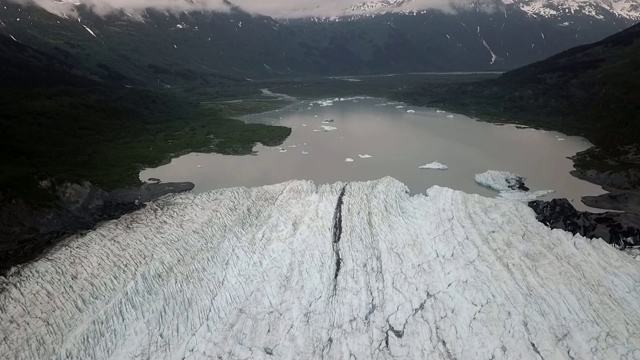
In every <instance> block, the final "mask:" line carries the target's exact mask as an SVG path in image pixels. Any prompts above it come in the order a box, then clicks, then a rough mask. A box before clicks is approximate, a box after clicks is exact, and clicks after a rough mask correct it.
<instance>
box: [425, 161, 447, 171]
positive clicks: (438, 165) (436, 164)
mask: <svg viewBox="0 0 640 360" xmlns="http://www.w3.org/2000/svg"><path fill="white" fill-rule="evenodd" d="M448 168H449V167H448V166H447V165H445V164H441V163H439V162H437V161H434V162H432V163H429V164H426V165H422V166H420V169H435V170H447V169H448Z"/></svg>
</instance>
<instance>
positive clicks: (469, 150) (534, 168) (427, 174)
mask: <svg viewBox="0 0 640 360" xmlns="http://www.w3.org/2000/svg"><path fill="white" fill-rule="evenodd" d="M242 120H244V121H246V122H252V123H265V124H277V125H283V126H287V127H290V128H292V133H291V136H290V137H289V138H288V139H287V140H286V141H285V143H284V144H283V145H282V146H280V147H266V146H262V145H257V146H256V147H255V148H254V150H255V154H253V155H245V156H230V155H218V154H199V153H191V154H187V155H184V156H181V157H178V158H175V159H173V160H172V161H171V163H169V164H167V165H163V166H160V167H158V168H153V169H145V170H143V171H142V172H141V173H140V179H141V180H142V181H147V180H148V179H150V178H157V179H160V180H161V181H163V182H174V181H189V182H193V183H194V184H195V189H194V191H195V192H204V191H208V190H213V189H219V188H227V187H238V186H247V187H252V186H261V185H268V184H276V183H280V182H284V181H288V180H294V179H298V180H313V181H314V182H315V183H316V184H324V183H334V182H337V181H354V180H355V181H363V180H375V179H379V178H381V177H385V176H392V177H394V178H396V179H398V180H400V181H402V182H404V183H405V184H406V185H407V186H408V187H409V189H410V190H411V192H412V193H423V192H424V191H426V190H427V189H428V188H430V187H431V186H433V185H440V186H445V187H449V188H453V189H457V190H462V191H464V192H466V193H475V194H480V195H483V196H488V197H495V196H497V194H498V193H497V192H496V191H494V190H492V189H489V188H486V187H483V186H481V185H478V184H476V182H475V181H474V175H475V174H478V173H482V172H485V171H487V170H503V171H510V172H514V173H518V174H520V175H522V176H525V177H526V178H527V181H526V185H527V186H528V187H529V188H530V189H531V190H532V191H533V190H555V193H553V194H550V195H547V196H544V197H542V198H541V199H550V198H554V197H565V198H568V199H570V200H572V201H573V204H574V206H576V208H578V209H580V210H587V209H589V210H593V209H590V208H588V207H586V206H585V205H583V204H582V203H581V202H580V198H581V197H582V196H585V195H599V194H602V193H604V191H603V190H602V189H601V188H600V187H599V186H597V185H594V184H591V183H588V182H586V181H583V180H580V179H577V178H575V177H573V176H571V175H570V174H569V172H570V171H571V170H572V169H573V164H572V161H571V160H569V159H568V158H567V157H569V156H572V155H574V154H575V153H577V152H579V151H582V150H585V149H587V148H588V147H589V146H590V144H589V142H588V141H586V140H585V139H583V138H580V137H572V136H565V135H563V134H560V133H557V132H550V131H542V130H535V129H531V128H518V127H516V126H514V125H495V124H491V123H486V122H480V121H476V120H473V119H471V118H469V117H466V116H463V115H458V114H452V113H448V112H444V111H441V110H437V109H432V108H424V107H415V106H408V105H406V104H403V103H398V102H390V101H388V100H385V99H378V98H365V97H357V98H343V99H332V100H323V101H297V102H294V103H293V104H291V105H289V106H287V107H285V108H282V109H279V110H275V111H271V112H267V113H262V114H254V115H249V116H245V117H243V118H242ZM327 120H332V121H327ZM323 122H324V123H323ZM347 159H352V160H353V161H347ZM434 161H438V162H440V163H442V164H444V165H447V166H448V167H449V168H448V169H447V170H435V169H420V168H419V167H420V166H422V165H425V164H428V163H431V162H434Z"/></svg>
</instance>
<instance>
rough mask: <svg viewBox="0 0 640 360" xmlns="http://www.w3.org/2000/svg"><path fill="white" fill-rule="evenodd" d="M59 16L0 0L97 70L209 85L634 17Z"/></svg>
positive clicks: (505, 47)
mask: <svg viewBox="0 0 640 360" xmlns="http://www.w3.org/2000/svg"><path fill="white" fill-rule="evenodd" d="M78 13H79V18H73V17H69V18H64V17H59V16H56V15H53V14H51V13H48V12H46V11H44V10H43V9H40V8H37V7H34V6H19V5H16V4H14V3H12V2H8V0H0V33H1V34H5V35H6V36H13V37H14V38H15V39H17V41H19V42H21V43H23V44H26V45H29V46H31V47H33V48H36V49H39V50H41V51H44V52H46V53H48V54H51V55H52V56H55V57H57V58H59V59H61V60H64V61H65V62H67V63H69V64H72V65H73V66H75V67H77V68H80V69H83V70H86V71H88V72H90V73H91V74H93V75H95V76H96V77H99V78H101V79H107V80H109V81H117V82H120V83H127V84H134V85H141V84H144V85H145V86H151V85H155V86H158V87H162V86H165V87H166V86H170V87H183V86H216V85H218V84H220V83H238V82H246V81H247V78H249V79H265V78H267V79H268V78H274V77H283V76H304V75H321V76H327V75H330V76H333V75H353V74H381V73H396V72H403V73H404V72H419V71H483V70H500V71H502V70H507V69H512V68H515V67H517V66H522V65H525V64H529V63H531V62H533V61H536V60H540V59H543V58H545V57H548V56H550V55H552V54H554V53H557V52H559V51H562V50H564V49H567V48H570V47H572V46H576V45H580V44H584V43H588V42H593V41H597V40H599V39H602V38H603V37H605V36H608V35H611V34H613V33H615V32H617V31H620V30H621V29H624V28H625V27H627V26H630V25H631V24H632V23H633V21H632V20H630V19H623V18H615V17H613V16H603V17H601V18H594V17H593V16H591V15H589V14H586V13H580V12H576V13H575V14H571V15H566V16H563V17H560V18H542V17H535V16H531V15H530V14H527V13H526V12H524V11H523V10H521V9H520V8H512V7H507V8H504V9H498V10H497V11H493V12H491V11H485V10H483V9H480V8H465V9H459V10H458V11H457V12H455V13H445V12H442V11H437V10H429V11H424V12H421V13H417V14H396V13H389V14H382V15H378V16H372V17H363V18H360V19H353V20H344V19H343V20H338V21H328V20H326V19H324V20H319V19H298V20H276V19H273V18H270V17H267V16H253V15H250V14H248V13H246V12H244V11H242V10H241V9H238V8H233V9H232V10H231V11H230V12H228V13H215V12H189V13H184V12H182V13H177V14H171V13H164V12H159V11H153V10H148V11H146V12H145V13H144V14H142V15H140V16H130V15H127V14H125V13H117V14H112V15H109V16H106V17H99V16H97V15H95V14H93V13H91V12H90V11H88V10H87V9H86V8H83V7H82V6H81V7H79V8H78Z"/></svg>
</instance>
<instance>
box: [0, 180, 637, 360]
mask: <svg viewBox="0 0 640 360" xmlns="http://www.w3.org/2000/svg"><path fill="white" fill-rule="evenodd" d="M1 284H2V285H1V290H2V291H0V303H1V304H2V306H1V307H0V326H1V327H2V331H1V332H0V333H1V334H2V341H0V358H2V359H86V360H92V359H123V360H128V359H147V358H151V359H212V358H213V359H216V358H223V359H244V358H257V359H285V358H293V359H320V358H327V359H342V358H349V357H352V358H358V359H371V358H373V359H390V358H406V359H453V358H455V359H490V358H492V357H495V358H496V359H498V358H501V359H506V358H510V359H540V358H545V359H570V358H574V359H620V358H624V357H625V356H627V357H629V356H631V357H633V355H632V354H634V351H637V349H638V348H640V335H638V334H639V333H640V308H639V307H638V306H637V300H638V298H639V297H640V272H639V271H638V262H637V261H636V260H635V259H634V258H633V257H632V256H629V255H628V254H627V253H625V252H622V251H619V250H617V249H615V248H614V247H612V246H609V245H608V244H606V243H605V242H604V241H596V240H594V241H590V240H588V239H585V238H583V237H580V236H573V235H571V234H570V233H568V232H564V231H561V230H550V229H549V228H547V227H545V226H544V225H542V224H541V223H539V222H538V221H536V219H535V214H534V212H533V210H531V209H530V208H528V207H527V206H526V205H524V204H521V203H518V202H512V201H504V200H496V199H489V198H484V197H481V196H478V195H467V194H464V193H462V192H459V191H454V190H451V189H446V188H441V187H433V188H431V189H429V190H428V191H427V193H426V196H425V195H419V196H413V197H412V196H410V195H409V190H408V188H407V187H406V186H404V185H403V184H401V183H400V182H398V181H396V180H393V179H391V178H385V179H382V180H378V181H371V182H362V183H349V184H343V183H337V184H333V185H324V186H315V185H314V184H313V183H311V182H308V181H292V182H288V183H284V184H278V185H271V186H265V187H260V188H234V189H223V190H216V191H212V192H208V193H203V194H198V195H194V194H181V195H176V196H170V197H168V198H165V199H163V200H160V201H157V202H155V203H153V204H150V205H149V206H147V207H146V208H144V209H142V210H140V211H137V212H135V213H132V214H129V215H126V216H123V217H122V218H120V219H119V220H114V221H109V222H105V223H103V224H102V225H100V226H99V227H98V228H97V229H96V230H94V231H91V232H89V233H88V234H85V235H82V236H76V237H74V238H72V239H69V240H68V241H66V242H65V243H64V244H61V245H60V246H57V247H56V248H55V249H53V250H52V251H50V252H49V253H47V254H45V255H44V256H43V257H42V258H41V259H39V260H37V261H35V262H33V263H30V264H27V265H25V266H23V267H22V268H20V269H19V270H17V271H13V272H12V273H11V274H9V275H8V276H7V277H6V278H3V280H2V283H1Z"/></svg>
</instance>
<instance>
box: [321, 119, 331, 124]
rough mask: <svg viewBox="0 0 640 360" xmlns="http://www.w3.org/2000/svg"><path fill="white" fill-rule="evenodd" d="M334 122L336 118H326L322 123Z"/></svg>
mask: <svg viewBox="0 0 640 360" xmlns="http://www.w3.org/2000/svg"><path fill="white" fill-rule="evenodd" d="M332 122H334V120H333V119H324V120H323V121H322V123H323V124H331V123H332Z"/></svg>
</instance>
